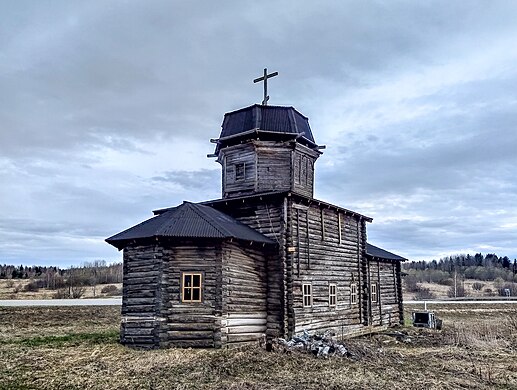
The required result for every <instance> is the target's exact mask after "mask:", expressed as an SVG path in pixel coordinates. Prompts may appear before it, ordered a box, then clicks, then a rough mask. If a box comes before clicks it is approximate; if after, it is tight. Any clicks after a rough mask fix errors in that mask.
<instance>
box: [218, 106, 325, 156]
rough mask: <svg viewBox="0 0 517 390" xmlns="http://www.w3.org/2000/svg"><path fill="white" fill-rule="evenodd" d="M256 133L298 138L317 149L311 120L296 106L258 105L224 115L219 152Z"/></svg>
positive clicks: (262, 135) (263, 136)
mask: <svg viewBox="0 0 517 390" xmlns="http://www.w3.org/2000/svg"><path fill="white" fill-rule="evenodd" d="M252 133H257V134H258V133H260V134H261V138H265V137H266V138H267V137H268V136H269V137H272V136H275V138H285V137H286V136H287V137H289V138H293V136H295V137H296V136H298V137H299V140H301V141H305V142H304V143H307V144H308V145H309V146H317V145H316V141H314V136H313V135H312V131H311V127H310V126H309V119H308V118H307V117H306V116H304V115H302V114H300V113H299V112H298V111H297V110H296V109H295V108H294V107H284V106H266V105H261V104H254V105H252V106H249V107H245V108H241V109H239V110H236V111H232V112H228V113H226V114H225V115H224V120H223V124H222V130H221V135H220V136H219V139H218V145H217V148H216V153H217V152H218V151H219V149H220V147H221V146H226V145H229V144H232V143H233V142H232V141H236V140H237V139H239V138H241V137H242V136H246V135H250V134H252Z"/></svg>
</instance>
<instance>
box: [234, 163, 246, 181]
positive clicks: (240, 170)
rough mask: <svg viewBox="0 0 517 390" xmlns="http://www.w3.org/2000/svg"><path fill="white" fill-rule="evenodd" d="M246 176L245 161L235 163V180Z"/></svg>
mask: <svg viewBox="0 0 517 390" xmlns="http://www.w3.org/2000/svg"><path fill="white" fill-rule="evenodd" d="M245 177H246V163H239V164H235V181H238V180H244V179H245Z"/></svg>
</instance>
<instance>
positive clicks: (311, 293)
mask: <svg viewBox="0 0 517 390" xmlns="http://www.w3.org/2000/svg"><path fill="white" fill-rule="evenodd" d="M305 287H308V288H309V293H308V294H306V293H305ZM312 296H313V292H312V284H311V283H302V305H303V307H312V299H313V298H312ZM306 297H309V304H308V305H306V304H305V301H306V299H305V298H306Z"/></svg>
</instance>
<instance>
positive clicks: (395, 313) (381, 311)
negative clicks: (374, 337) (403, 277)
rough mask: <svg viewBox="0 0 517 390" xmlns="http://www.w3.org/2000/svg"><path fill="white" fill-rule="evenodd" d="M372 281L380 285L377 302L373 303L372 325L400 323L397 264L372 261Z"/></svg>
mask: <svg viewBox="0 0 517 390" xmlns="http://www.w3.org/2000/svg"><path fill="white" fill-rule="evenodd" d="M369 262H370V280H371V283H377V285H378V294H377V295H378V299H377V302H372V303H371V306H372V310H371V323H372V325H374V326H378V325H388V326H389V325H395V324H398V323H399V322H400V313H399V297H398V290H397V277H396V276H397V269H396V268H397V266H396V263H395V262H390V261H387V260H386V261H379V260H370V261H369Z"/></svg>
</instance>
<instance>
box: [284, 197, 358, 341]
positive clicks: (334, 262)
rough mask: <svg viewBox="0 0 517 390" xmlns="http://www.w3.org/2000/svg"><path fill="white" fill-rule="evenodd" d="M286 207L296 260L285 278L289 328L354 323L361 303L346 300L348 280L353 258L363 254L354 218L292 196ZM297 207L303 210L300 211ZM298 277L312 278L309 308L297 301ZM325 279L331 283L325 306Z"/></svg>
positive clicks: (354, 277)
mask: <svg viewBox="0 0 517 390" xmlns="http://www.w3.org/2000/svg"><path fill="white" fill-rule="evenodd" d="M303 206H305V210H306V211H303V208H304V207H303ZM292 213H293V215H294V216H295V217H294V218H293V222H292V231H293V232H294V234H292V237H293V246H294V247H295V248H296V250H297V253H296V254H295V259H296V261H298V260H299V263H297V264H296V265H295V269H296V271H297V272H296V273H295V275H294V276H293V282H292V284H291V288H292V296H293V309H294V310H293V311H294V313H293V317H294V319H295V321H294V322H295V329H294V331H295V332H299V331H301V329H307V330H311V331H324V330H333V331H336V329H337V328H339V329H340V331H343V329H342V328H344V327H346V328H350V329H353V328H355V327H356V326H358V325H360V324H361V316H360V314H361V306H360V304H354V305H352V304H351V303H350V285H351V283H352V282H355V283H359V280H360V278H359V268H358V264H359V263H360V262H361V261H362V260H363V256H362V252H361V251H359V252H358V239H360V238H361V234H358V222H357V219H356V218H354V217H351V216H349V215H345V214H344V213H340V212H339V211H337V210H335V209H330V208H326V207H321V206H319V205H317V204H315V203H313V204H310V205H302V204H299V203H296V202H293V205H292ZM300 213H303V214H302V217H300V216H301V215H300ZM307 221H308V223H307ZM323 227H324V229H325V232H324V234H323V232H322V228H323ZM298 270H299V274H298ZM304 282H310V283H311V284H312V290H313V306H312V307H310V308H304V307H303V304H302V288H301V285H302V283H304ZM329 283H333V284H336V285H337V304H336V306H330V305H329V302H328V286H329Z"/></svg>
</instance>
